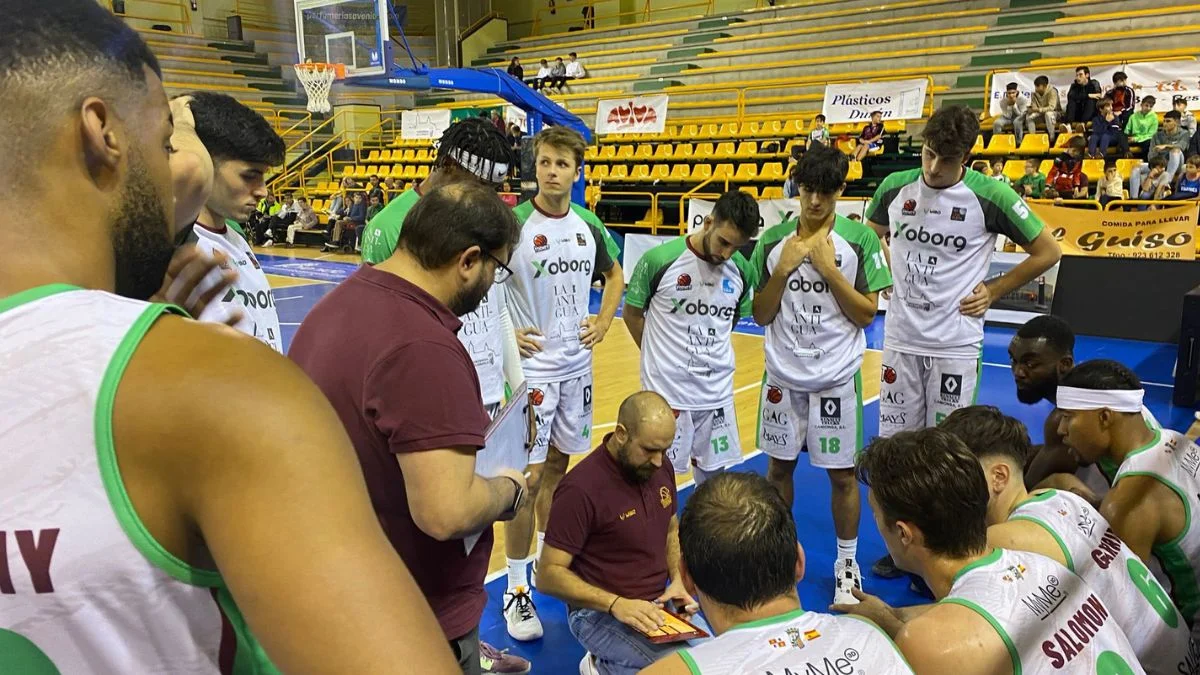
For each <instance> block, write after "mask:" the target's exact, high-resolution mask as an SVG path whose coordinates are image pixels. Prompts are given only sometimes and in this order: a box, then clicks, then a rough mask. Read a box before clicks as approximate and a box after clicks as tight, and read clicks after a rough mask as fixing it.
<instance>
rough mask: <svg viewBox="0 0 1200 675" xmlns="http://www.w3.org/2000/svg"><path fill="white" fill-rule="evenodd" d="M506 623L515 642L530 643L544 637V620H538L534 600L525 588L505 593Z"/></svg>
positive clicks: (520, 587) (519, 587) (521, 587)
mask: <svg viewBox="0 0 1200 675" xmlns="http://www.w3.org/2000/svg"><path fill="white" fill-rule="evenodd" d="M504 623H506V624H507V625H508V634H509V635H511V636H512V638H513V639H514V640H520V641H522V642H529V641H530V640H536V639H538V638H540V637H542V620H541V619H539V618H538V615H537V608H536V607H534V606H533V598H531V597H529V591H528V590H527V589H526V588H525V587H524V586H518V587H517V589H516V590H515V591H506V592H505V593H504Z"/></svg>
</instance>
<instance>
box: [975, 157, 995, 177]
mask: <svg viewBox="0 0 1200 675" xmlns="http://www.w3.org/2000/svg"><path fill="white" fill-rule="evenodd" d="M971 170H972V171H978V172H979V173H981V174H983V175H985V176H987V177H988V178H991V177H992V166H991V165H990V164H988V163H987V160H986V159H977V160H975V161H974V162H971Z"/></svg>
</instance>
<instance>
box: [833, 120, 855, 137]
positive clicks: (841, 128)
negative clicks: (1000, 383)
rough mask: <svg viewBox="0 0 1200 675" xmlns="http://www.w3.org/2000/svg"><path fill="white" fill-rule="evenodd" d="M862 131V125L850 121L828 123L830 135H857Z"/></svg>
mask: <svg viewBox="0 0 1200 675" xmlns="http://www.w3.org/2000/svg"><path fill="white" fill-rule="evenodd" d="M861 132H862V125H859V124H854V123H852V122H842V123H840V124H830V125H829V135H830V136H857V135H858V134H859V133H861Z"/></svg>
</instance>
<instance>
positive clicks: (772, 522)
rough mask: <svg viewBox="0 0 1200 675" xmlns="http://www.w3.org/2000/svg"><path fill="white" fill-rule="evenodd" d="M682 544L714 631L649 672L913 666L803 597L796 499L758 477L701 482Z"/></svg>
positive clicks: (688, 574)
mask: <svg viewBox="0 0 1200 675" xmlns="http://www.w3.org/2000/svg"><path fill="white" fill-rule="evenodd" d="M679 546H680V552H681V561H680V566H679V568H680V576H681V577H682V579H683V584H684V586H685V587H686V588H687V590H688V592H689V593H691V594H692V596H693V597H695V598H696V599H697V600H699V602H700V608H701V609H702V610H704V616H705V618H706V619H707V620H708V623H709V625H710V626H712V629H713V632H714V633H716V635H717V637H716V639H714V640H705V641H703V642H701V643H700V644H698V645H697V646H696V647H693V648H688V649H683V650H680V651H678V652H675V653H674V654H672V655H670V656H667V657H665V658H663V659H661V660H659V661H658V662H657V663H655V664H654V665H652V666H650V667H649V668H646V669H644V670H642V671H641V672H642V673H643V674H644V675H688V674H689V673H703V674H704V675H738V674H740V673H752V672H753V673H759V672H773V673H781V672H792V673H818V672H851V671H849V670H837V671H830V670H829V669H828V667H827V666H826V664H828V663H830V662H835V663H844V664H845V665H847V666H852V668H853V669H854V670H853V672H861V673H872V674H874V673H880V674H882V673H888V674H889V675H901V674H903V673H912V669H911V668H909V667H908V664H907V663H905V661H904V657H903V656H901V655H900V652H899V650H897V649H896V645H895V644H894V643H893V642H892V641H891V639H890V638H888V636H887V635H886V634H885V633H884V632H883V631H882V630H880V628H879V627H878V626H876V625H875V624H873V623H871V622H869V621H864V620H862V619H860V618H859V617H856V616H835V615H830V614H821V613H818V612H810V611H805V610H804V608H803V607H801V606H800V596H799V595H798V594H797V593H796V584H797V583H798V582H799V581H800V580H801V578H803V576H804V549H803V548H801V546H800V543H799V542H797V541H796V523H795V521H794V520H792V509H791V506H789V505H788V504H787V503H785V502H784V501H783V499H782V498H781V496H780V494H779V491H778V490H776V489H775V488H774V487H773V486H772V485H771V484H770V483H769V482H767V481H766V480H765V479H763V478H762V477H761V476H758V475H756V474H752V473H729V474H722V475H719V476H714V477H713V478H712V479H711V480H710V481H708V482H707V483H705V484H704V485H701V486H700V487H698V488H696V491H695V493H693V494H692V496H691V498H690V499H688V503H687V506H686V507H685V508H684V510H683V516H682V517H680V519H679ZM838 668H841V666H840V665H839V666H838Z"/></svg>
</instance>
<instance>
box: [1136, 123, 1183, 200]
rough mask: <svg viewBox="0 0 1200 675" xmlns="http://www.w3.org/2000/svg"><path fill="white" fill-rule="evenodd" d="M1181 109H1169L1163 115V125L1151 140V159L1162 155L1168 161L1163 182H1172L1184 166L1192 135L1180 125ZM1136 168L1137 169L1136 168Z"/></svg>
mask: <svg viewBox="0 0 1200 675" xmlns="http://www.w3.org/2000/svg"><path fill="white" fill-rule="evenodd" d="M1179 118H1180V115H1179V111H1177V110H1168V111H1167V113H1166V114H1165V115H1163V121H1162V127H1160V128H1159V130H1158V133H1156V134H1154V138H1153V139H1152V140H1151V141H1150V153H1149V155H1147V156H1148V157H1149V158H1150V159H1154V158H1155V157H1162V158H1163V159H1164V160H1165V161H1166V162H1167V171H1166V173H1165V174H1164V177H1163V178H1162V182H1165V183H1170V182H1171V181H1173V180H1175V175H1176V174H1177V173H1178V172H1179V169H1180V168H1181V167H1182V166H1183V156H1184V155H1183V153H1184V152H1186V151H1187V148H1188V142H1189V141H1191V140H1192V135H1191V134H1189V133H1188V132H1187V131H1184V129H1183V127H1181V126H1179ZM1135 170H1136V169H1135Z"/></svg>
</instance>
